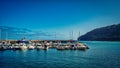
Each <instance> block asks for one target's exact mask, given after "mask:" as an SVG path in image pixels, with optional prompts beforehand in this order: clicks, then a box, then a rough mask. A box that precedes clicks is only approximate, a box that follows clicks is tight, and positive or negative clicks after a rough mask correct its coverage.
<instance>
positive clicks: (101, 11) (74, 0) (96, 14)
mask: <svg viewBox="0 0 120 68" xmlns="http://www.w3.org/2000/svg"><path fill="white" fill-rule="evenodd" d="M117 23H120V0H0V26H1V27H2V28H3V27H13V28H16V29H19V30H18V32H17V31H16V33H20V29H29V30H31V31H29V32H26V36H27V34H28V35H30V36H27V38H28V39H70V38H71V37H70V32H72V31H73V38H74V39H76V38H77V37H78V33H79V31H80V33H81V34H85V33H86V32H88V31H90V30H92V29H95V28H99V27H103V26H107V25H111V24H117ZM10 30H12V28H11V29H10V28H9V30H8V35H9V37H8V38H9V39H19V38H20V37H16V36H15V35H14V37H13V34H11V32H12V31H11V32H10ZM6 31H7V30H6ZM23 31H24V30H23ZM2 32H3V34H4V32H5V31H4V29H3V30H2ZM14 32H15V31H14ZM12 33H13V32H12ZM22 34H23V35H25V34H24V32H23V33H22ZM35 35H36V36H35ZM55 35H56V36H55ZM17 36H18V35H17ZM19 36H21V35H19ZM2 38H5V37H4V35H2Z"/></svg>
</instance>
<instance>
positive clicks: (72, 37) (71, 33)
mask: <svg viewBox="0 0 120 68" xmlns="http://www.w3.org/2000/svg"><path fill="white" fill-rule="evenodd" d="M71 35H72V40H73V31H72V32H71Z"/></svg>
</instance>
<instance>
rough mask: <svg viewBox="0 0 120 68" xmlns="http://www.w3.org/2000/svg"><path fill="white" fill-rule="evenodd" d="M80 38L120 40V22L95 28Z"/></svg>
mask: <svg viewBox="0 0 120 68" xmlns="http://www.w3.org/2000/svg"><path fill="white" fill-rule="evenodd" d="M78 40H84V41H120V24H114V25H111V26H106V27H102V28H97V29H94V30H92V31H90V32H88V33H86V34H85V35H82V36H80V37H79V38H78Z"/></svg>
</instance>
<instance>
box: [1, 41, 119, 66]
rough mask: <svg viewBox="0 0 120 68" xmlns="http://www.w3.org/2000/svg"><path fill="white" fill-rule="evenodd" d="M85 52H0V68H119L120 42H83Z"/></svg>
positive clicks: (51, 50) (50, 50)
mask: <svg viewBox="0 0 120 68" xmlns="http://www.w3.org/2000/svg"><path fill="white" fill-rule="evenodd" d="M84 43H86V44H87V45H88V46H89V47H90V49H88V50H86V51H79V50H64V51H58V50H56V49H49V50H48V51H45V50H40V51H37V50H26V51H13V50H7V51H0V68H13V67H15V68H120V42H84Z"/></svg>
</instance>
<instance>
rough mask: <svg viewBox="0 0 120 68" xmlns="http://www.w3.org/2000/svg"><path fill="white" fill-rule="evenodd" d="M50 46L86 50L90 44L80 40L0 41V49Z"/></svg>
mask: <svg viewBox="0 0 120 68" xmlns="http://www.w3.org/2000/svg"><path fill="white" fill-rule="evenodd" d="M49 48H56V49H57V50H86V49H89V47H88V46H86V45H85V44H82V43H80V42H74V43H70V42H68V43H60V42H58V43H53V42H47V41H45V42H44V43H31V42H28V41H18V42H17V43H14V44H12V43H10V42H9V43H7V42H1V43H0V50H26V49H28V50H33V49H37V50H42V49H44V50H48V49H49Z"/></svg>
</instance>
